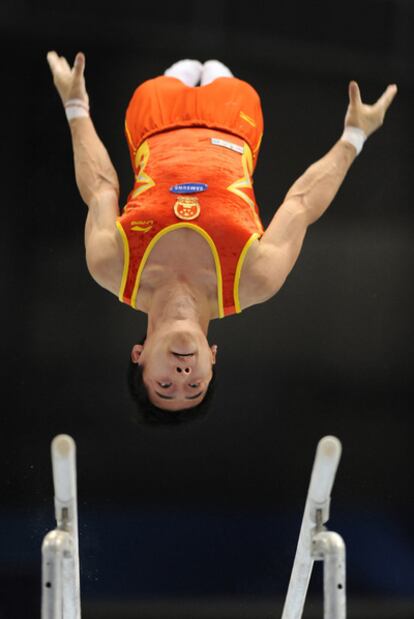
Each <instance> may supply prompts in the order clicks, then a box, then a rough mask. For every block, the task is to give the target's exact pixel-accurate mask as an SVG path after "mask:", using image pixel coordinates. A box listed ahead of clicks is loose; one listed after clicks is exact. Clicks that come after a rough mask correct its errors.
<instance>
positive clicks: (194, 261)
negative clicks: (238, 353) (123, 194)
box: [107, 127, 263, 318]
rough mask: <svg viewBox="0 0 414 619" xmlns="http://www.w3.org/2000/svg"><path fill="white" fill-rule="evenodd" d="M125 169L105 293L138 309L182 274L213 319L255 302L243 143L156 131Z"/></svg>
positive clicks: (219, 135)
mask: <svg viewBox="0 0 414 619" xmlns="http://www.w3.org/2000/svg"><path fill="white" fill-rule="evenodd" d="M133 166H134V172H135V183H134V187H133V189H132V191H131V192H130V194H129V196H128V200H127V203H126V205H125V207H124V209H123V212H122V214H121V216H120V217H119V218H118V221H117V229H118V235H119V236H118V240H117V242H118V244H119V262H120V263H121V262H122V268H120V267H121V264H120V265H119V268H118V270H117V272H116V276H115V278H114V280H113V282H112V285H111V288H110V289H111V291H112V292H114V293H115V294H117V295H118V296H119V299H120V300H121V301H123V302H125V303H128V304H129V305H131V306H132V307H133V308H135V309H138V310H141V311H144V312H146V311H147V307H148V301H149V298H150V297H151V294H152V292H153V290H154V289H155V288H156V287H157V286H159V285H161V284H163V283H165V282H166V281H171V280H172V279H173V278H181V279H186V280H187V281H189V282H190V283H191V282H194V283H195V284H197V285H201V286H202V287H203V289H204V290H206V291H207V292H208V296H209V298H211V303H212V316H214V317H220V318H221V317H224V316H226V315H230V314H233V313H235V312H240V311H241V310H242V309H244V308H245V307H248V306H249V305H252V304H254V303H256V302H260V300H259V301H258V297H260V290H258V288H260V281H259V280H260V278H258V277H257V273H255V262H256V260H255V258H256V255H257V253H258V247H259V239H260V236H261V234H262V233H263V226H262V223H261V220H260V216H259V211H258V208H257V205H256V201H255V197H254V191H253V184H252V172H253V158H252V153H251V151H250V147H249V146H248V145H247V143H246V142H244V141H243V140H242V139H241V138H240V137H237V136H235V135H232V134H229V133H226V132H222V131H217V130H215V129H210V128H204V127H203V128H201V127H199V128H194V127H192V128H179V129H174V130H171V131H164V132H162V133H158V134H156V135H153V136H150V137H149V138H148V139H146V140H145V141H144V142H143V143H142V144H141V145H140V146H139V148H138V149H137V151H136V153H135V155H134V159H133ZM116 279H117V280H118V281H115V280H116ZM107 287H108V286H107Z"/></svg>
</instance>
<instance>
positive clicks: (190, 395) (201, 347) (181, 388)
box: [131, 329, 217, 411]
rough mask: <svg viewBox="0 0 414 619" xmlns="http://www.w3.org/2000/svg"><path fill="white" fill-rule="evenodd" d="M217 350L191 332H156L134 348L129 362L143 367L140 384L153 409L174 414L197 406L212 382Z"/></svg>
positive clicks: (204, 338) (202, 337) (200, 333)
mask: <svg viewBox="0 0 414 619" xmlns="http://www.w3.org/2000/svg"><path fill="white" fill-rule="evenodd" d="M216 354H217V346H211V347H210V346H209V344H208V342H207V338H206V337H205V335H204V334H203V333H202V332H201V331H200V332H194V331H193V330H185V329H184V330H182V329H180V330H174V331H168V332H157V333H153V334H152V335H151V336H148V337H147V339H146V340H145V343H144V344H143V345H142V344H135V346H134V347H133V348H132V352H131V359H132V361H133V362H134V363H139V364H140V365H142V367H143V380H144V384H145V386H146V388H147V392H148V396H149V399H150V400H151V402H152V403H153V404H155V406H158V407H159V408H163V409H166V410H171V411H176V410H184V409H187V408H192V407H193V406H196V405H197V404H199V403H200V402H201V401H202V400H203V398H204V396H205V394H206V391H207V388H208V385H209V382H210V380H211V378H212V375H213V372H212V366H213V365H214V364H215V362H216Z"/></svg>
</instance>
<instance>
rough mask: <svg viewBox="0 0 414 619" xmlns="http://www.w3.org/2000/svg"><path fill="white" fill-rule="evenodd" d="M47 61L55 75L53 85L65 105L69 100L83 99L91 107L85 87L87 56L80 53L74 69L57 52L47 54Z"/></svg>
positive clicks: (77, 55) (76, 58)
mask: <svg viewBox="0 0 414 619" xmlns="http://www.w3.org/2000/svg"><path fill="white" fill-rule="evenodd" d="M47 61H48V63H49V67H50V70H51V72H52V75H53V83H54V84H55V86H56V90H57V91H58V93H59V95H60V98H61V99H62V103H63V105H64V104H65V103H66V101H67V100H68V99H82V101H84V102H85V103H86V105H87V106H89V97H88V93H87V92H86V86H85V77H84V71H85V56H84V54H82V52H78V53H77V54H76V57H75V62H74V63H73V67H72V68H71V67H70V66H69V63H68V61H67V60H66V58H64V57H63V56H58V55H57V53H56V52H49V53H48V54H47Z"/></svg>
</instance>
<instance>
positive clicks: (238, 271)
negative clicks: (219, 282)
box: [233, 232, 260, 314]
mask: <svg viewBox="0 0 414 619" xmlns="http://www.w3.org/2000/svg"><path fill="white" fill-rule="evenodd" d="M258 238H260V234H258V233H257V232H255V233H254V234H252V236H251V237H250V238H249V240H248V241H247V243H246V244H245V246H244V247H243V249H242V252H241V254H240V256H239V259H238V261H237V268H236V275H235V277H234V286H233V297H234V307H235V308H236V312H237V313H238V314H240V312H241V311H242V310H241V306H240V299H239V284H240V276H241V271H242V268H243V264H244V259H245V258H246V255H247V252H248V250H249V249H250V246H251V244H252V243H253V241H255V240H256V239H258Z"/></svg>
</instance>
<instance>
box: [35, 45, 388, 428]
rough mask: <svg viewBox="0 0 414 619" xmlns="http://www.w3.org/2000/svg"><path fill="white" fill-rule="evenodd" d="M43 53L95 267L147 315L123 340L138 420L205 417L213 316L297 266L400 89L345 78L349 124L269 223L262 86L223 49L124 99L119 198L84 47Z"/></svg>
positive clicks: (277, 284)
mask: <svg viewBox="0 0 414 619" xmlns="http://www.w3.org/2000/svg"><path fill="white" fill-rule="evenodd" d="M47 60H48V63H49V67H50V69H51V72H52V75H53V80H54V84H55V86H56V89H57V91H58V93H59V95H60V98H61V100H62V103H63V105H64V109H65V113H66V117H67V119H68V121H69V127H70V132H71V137H72V145H73V153H74V166H75V175H76V182H77V186H78V189H79V192H80V195H81V197H82V199H83V201H84V202H85V203H86V205H87V206H88V215H87V218H86V225H85V249H86V263H87V267H88V270H89V273H90V275H91V276H92V278H93V279H94V280H95V281H96V282H97V283H98V284H99V285H100V286H102V287H103V288H105V289H106V290H108V291H109V292H112V293H113V294H115V295H116V296H118V298H119V300H120V301H121V302H123V303H126V304H128V305H130V306H131V307H132V308H134V309H135V310H140V311H142V312H144V313H146V314H147V315H148V319H147V333H146V337H145V339H144V340H143V341H142V342H141V343H135V344H134V345H133V346H132V350H131V359H130V365H129V386H130V390H131V394H132V395H133V397H134V398H135V401H136V403H137V405H138V409H139V411H140V413H139V414H140V418H141V420H142V421H143V422H145V423H156V424H166V423H175V424H176V423H181V422H183V421H189V420H192V419H195V418H196V417H198V418H199V417H203V416H204V415H205V413H206V410H207V408H208V405H209V401H210V400H211V395H212V391H213V384H214V378H215V371H214V365H215V363H216V356H217V346H216V345H210V344H209V342H208V340H207V332H208V327H209V323H210V321H211V320H213V319H215V318H224V317H226V316H229V315H231V314H234V313H238V312H241V311H242V310H244V309H245V308H248V307H250V306H253V305H256V304H258V303H263V302H265V301H267V300H269V299H271V298H272V297H273V296H274V295H275V294H276V293H277V292H278V291H279V290H280V288H281V286H283V283H284V282H285V280H286V278H287V276H288V274H289V272H290V271H291V270H292V268H293V266H294V264H295V262H296V260H297V258H298V256H299V253H300V251H301V247H302V244H303V241H304V237H305V234H306V231H307V229H308V226H310V225H311V224H313V223H314V222H315V221H317V220H318V219H319V217H321V215H322V214H323V213H324V212H325V211H326V209H327V208H328V206H329V205H330V204H331V202H332V200H333V199H334V197H335V195H336V193H337V191H338V189H339V187H340V186H341V184H342V182H343V180H344V178H345V176H346V174H347V172H348V170H349V168H350V166H351V164H352V162H353V161H354V159H355V157H356V156H357V155H358V154H359V152H360V151H361V149H362V146H363V143H364V141H365V140H366V138H367V137H368V136H370V135H371V134H372V133H373V132H374V131H376V130H377V129H378V128H379V127H380V126H381V125H382V123H383V120H384V116H385V114H386V111H387V109H388V107H389V106H390V104H391V102H392V100H393V98H394V96H395V94H396V92H397V87H396V85H395V84H393V85H389V86H388V87H387V89H386V90H385V92H384V93H383V94H382V96H381V97H380V98H379V99H378V101H377V102H376V103H375V104H373V105H367V104H365V103H363V102H362V100H361V95H360V90H359V87H358V84H357V83H356V82H355V81H351V82H350V83H349V104H348V108H347V111H346V115H345V122H344V129H343V133H342V135H341V137H340V138H339V140H338V141H337V142H336V143H335V144H334V145H333V147H332V148H331V149H330V150H329V151H328V153H327V154H326V155H325V156H324V157H322V159H320V160H319V161H317V162H316V163H314V164H313V165H311V166H310V167H309V168H308V169H307V170H306V171H305V172H304V174H302V176H300V177H299V178H298V180H297V181H296V182H295V183H294V184H293V185H292V187H291V188H290V189H289V191H288V192H287V194H286V196H285V198H284V200H283V202H282V204H281V205H280V206H279V207H278V209H277V210H276V212H275V214H274V216H273V219H272V220H271V222H270V224H269V226H268V227H267V228H266V229H264V228H263V225H262V223H261V220H260V213H259V210H258V206H257V204H256V201H255V196H254V191H253V172H254V169H255V166H256V163H257V158H258V155H259V150H260V142H261V139H262V135H263V117H262V111H261V104H260V98H259V95H258V94H257V92H256V91H255V89H254V88H253V87H252V86H251V85H249V84H248V83H247V82H245V81H242V80H240V79H237V78H236V77H234V76H233V75H232V73H231V71H230V70H229V69H228V68H227V67H226V66H225V65H224V64H223V63H221V62H219V61H218V60H208V61H207V62H205V63H203V64H202V63H201V62H199V61H197V60H188V59H186V60H181V61H178V62H176V63H175V64H173V65H172V66H171V67H170V68H169V69H167V70H166V71H165V73H164V75H162V76H159V77H156V78H154V79H150V80H147V81H145V82H144V83H142V84H141V85H140V86H139V87H138V88H137V89H136V90H135V92H134V94H133V96H132V98H131V100H130V102H129V105H128V107H127V111H126V119H125V134H126V138H127V142H128V146H129V151H130V156H131V162H132V167H133V171H134V176H135V183H134V186H133V188H132V190H131V192H130V193H129V195H128V199H127V202H126V204H125V206H124V207H123V209H122V212H121V213H120V211H119V183H118V178H117V173H116V171H115V169H114V167H113V165H112V163H111V160H110V158H109V156H108V153H107V151H106V149H105V147H104V145H103V144H102V142H101V140H100V139H99V137H98V135H97V133H96V131H95V128H94V125H93V122H92V120H91V118H90V114H89V97H88V94H87V90H86V86H85V78H84V70H85V56H84V54H83V53H81V52H79V53H78V54H77V55H76V57H75V60H74V64H73V67H71V66H70V65H69V64H68V62H67V60H66V59H65V58H64V57H62V56H59V55H58V54H57V53H56V52H54V51H50V52H49V53H48V54H47Z"/></svg>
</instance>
